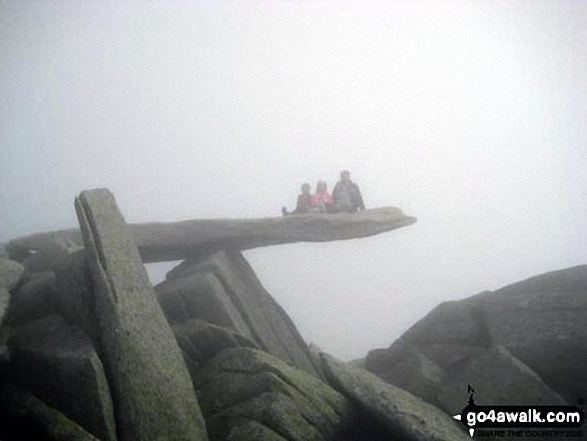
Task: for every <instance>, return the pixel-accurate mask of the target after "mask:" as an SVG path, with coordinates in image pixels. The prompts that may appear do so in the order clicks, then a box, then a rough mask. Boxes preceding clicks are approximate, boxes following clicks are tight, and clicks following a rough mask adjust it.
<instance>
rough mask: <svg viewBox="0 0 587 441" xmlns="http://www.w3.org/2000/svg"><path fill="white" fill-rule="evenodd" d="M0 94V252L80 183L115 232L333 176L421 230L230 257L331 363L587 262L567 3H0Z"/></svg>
mask: <svg viewBox="0 0 587 441" xmlns="http://www.w3.org/2000/svg"><path fill="white" fill-rule="evenodd" d="M0 99H1V101H0V242H7V241H9V240H10V239H13V238H16V237H19V236H24V235H28V234H32V233H35V232H41V231H50V230H56V229H63V228H70V227H75V226H76V225H77V220H76V216H75V210H74V207H73V199H74V197H75V196H76V195H77V194H79V192H81V191H82V190H84V189H90V188H96V187H107V188H109V189H110V190H111V191H112V192H113V193H114V195H115V196H116V199H117V202H118V205H119V207H120V209H121V211H122V213H123V214H124V216H125V218H126V220H127V222H155V221H161V222H163V221H176V220H184V219H198V218H202V219H204V218H255V217H267V216H280V215H281V207H282V206H284V205H285V206H287V207H289V208H290V209H291V208H293V207H294V206H295V201H296V198H297V194H298V192H299V187H300V185H301V184H302V183H304V182H308V183H310V184H311V185H312V187H314V186H315V184H316V182H317V181H318V180H319V179H325V180H326V181H327V182H328V184H329V189H330V190H331V189H332V187H333V186H334V184H335V182H336V181H337V179H338V174H339V172H340V171H341V170H342V169H348V170H350V171H351V175H352V178H353V180H354V181H355V182H356V183H357V184H358V185H359V186H360V188H361V191H362V194H363V197H364V200H365V204H366V205H367V208H375V207H381V206H397V207H400V208H401V209H402V210H403V211H404V212H405V213H406V214H407V215H411V216H415V217H417V218H418V222H417V223H416V224H414V225H411V226H409V227H406V228H402V229H399V230H396V231H392V232H389V233H385V234H382V235H378V236H374V237H370V238H366V239H356V240H350V241H341V242H330V243H313V244H306V243H302V244H291V245H280V246H273V247H266V248H260V249H255V250H250V251H247V252H245V256H246V258H247V259H248V261H249V262H250V263H251V265H252V266H253V268H254V269H255V271H256V273H257V274H258V276H259V278H260V279H261V281H262V283H263V284H264V286H265V288H266V289H267V291H268V292H269V293H270V294H271V295H272V296H273V297H274V298H275V299H276V300H277V301H278V303H280V304H281V305H282V306H283V307H284V309H285V310H286V311H287V313H288V314H289V315H290V316H291V318H292V319H293V321H294V323H295V324H296V326H297V327H298V329H299V331H300V333H301V334H302V336H303V337H304V339H305V340H306V341H307V342H314V343H316V344H317V345H318V346H320V347H321V348H322V349H323V350H325V351H327V352H330V353H332V354H333V355H335V356H337V357H340V358H342V359H345V360H348V359H352V358H356V357H362V356H364V355H365V354H366V352H367V351H368V350H370V349H373V348H376V347H386V346H389V344H390V343H392V342H393V340H394V339H396V338H397V337H399V336H400V335H401V334H402V333H403V332H404V331H405V330H407V329H408V328H409V326H411V325H412V324H413V323H415V322H416V321H417V320H419V319H420V318H422V317H423V316H424V315H425V314H426V313H427V312H428V311H429V310H431V309H432V308H433V307H435V306H436V305H437V304H439V303H440V302H444V301H449V300H456V299H461V298H464V297H467V296H470V295H473V294H476V293H478V292H481V291H483V290H494V289H497V288H499V287H501V286H504V285H507V284H509V283H513V282H515V281H518V280H521V279H524V278H527V277H530V276H533V275H536V274H539V273H542V272H546V271H551V270H555V269H560V268H565V267H569V266H572V265H578V264H584V263H586V261H585V251H586V250H587V233H586V232H587V204H586V203H585V201H586V200H587V173H586V171H587V4H585V3H584V2H580V1H548V2H540V1H532V2H529V1H528V2H526V1H517V2H505V1H504V2H501V1H497V2H493V1H471V2H459V1H453V2H450V1H448V2H424V1H422V2H407V1H406V2H400V1H398V2H350V1H349V2H334V1H332V2H331V1H324V2H309V1H308V2H296V1H290V2H269V1H267V2H204V1H200V2H186V1H159V2H154V1H153V2H151V1H134V2H125V3H124V4H119V3H114V2H90V1H86V2H79V1H75V2H74V1H61V2H40V1H38V2H37V1H28V2H21V1H2V2H0ZM172 266H173V264H172V263H166V264H157V265H154V264H149V265H148V266H147V267H148V270H149V273H150V276H151V279H152V281H153V283H157V282H158V281H160V280H162V278H163V277H164V274H165V272H166V271H167V270H168V269H170V268H171V267H172Z"/></svg>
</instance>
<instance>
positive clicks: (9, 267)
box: [0, 257, 24, 365]
mask: <svg viewBox="0 0 587 441" xmlns="http://www.w3.org/2000/svg"><path fill="white" fill-rule="evenodd" d="M23 272H24V267H23V266H22V265H21V264H19V263H18V262H15V261H13V260H9V259H7V258H4V257H0V365H1V364H3V363H6V362H8V360H9V358H10V356H9V351H8V347H7V345H6V343H7V340H8V334H9V332H10V331H9V327H8V324H7V323H6V318H7V316H8V310H9V307H10V306H11V304H12V303H13V301H14V300H13V297H12V295H11V292H10V291H11V290H13V289H14V288H15V287H16V286H17V285H18V283H19V282H20V280H21V278H22V275H23Z"/></svg>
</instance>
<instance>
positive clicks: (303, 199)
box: [281, 184, 312, 216]
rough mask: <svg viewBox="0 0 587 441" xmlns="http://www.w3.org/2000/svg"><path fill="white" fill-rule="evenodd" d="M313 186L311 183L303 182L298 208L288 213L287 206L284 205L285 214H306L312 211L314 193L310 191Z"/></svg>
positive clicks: (283, 211) (282, 210)
mask: <svg viewBox="0 0 587 441" xmlns="http://www.w3.org/2000/svg"><path fill="white" fill-rule="evenodd" d="M311 190H312V188H311V187H310V184H302V194H300V195H299V196H298V203H297V204H296V209H295V210H294V211H292V212H291V213H288V211H287V208H286V207H283V208H282V209H281V212H282V213H283V215H284V216H287V215H289V214H304V213H309V212H310V211H312V194H311V193H310V192H311Z"/></svg>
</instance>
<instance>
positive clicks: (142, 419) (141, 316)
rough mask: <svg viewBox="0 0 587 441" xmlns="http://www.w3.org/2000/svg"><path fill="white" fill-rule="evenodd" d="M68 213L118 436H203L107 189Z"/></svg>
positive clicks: (165, 328) (177, 356) (84, 196)
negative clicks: (75, 226) (72, 215)
mask: <svg viewBox="0 0 587 441" xmlns="http://www.w3.org/2000/svg"><path fill="white" fill-rule="evenodd" d="M76 211H77V214H78V218H79V221H80V225H81V228H82V232H83V235H84V242H85V245H86V250H87V258H88V261H89V267H90V270H91V273H92V278H93V284H94V295H95V311H96V315H97V317H98V323H99V330H100V337H101V349H102V356H103V359H104V361H105V366H106V370H107V373H108V377H109V379H110V381H111V384H110V386H111V389H112V394H113V397H114V402H115V413H116V420H117V429H118V434H119V438H120V439H121V440H137V439H141V440H156V439H178V440H179V439H182V440H205V439H207V435H206V429H205V423H204V420H203V418H202V416H201V413H200V409H199V406H198V402H197V399H196V396H195V393H194V390H193V386H192V383H191V381H190V377H189V374H188V371H187V368H186V366H185V363H184V362H183V359H182V357H181V352H180V350H179V347H178V346H177V343H176V340H175V338H174V336H173V333H172V331H171V329H170V327H169V325H168V324H167V321H166V320H165V317H164V315H163V313H162V311H161V309H160V307H159V305H158V303H157V300H156V297H155V293H154V292H153V288H152V286H151V284H150V283H149V280H148V276H147V273H146V271H145V268H144V267H143V264H142V262H141V260H140V257H139V254H138V250H137V248H136V245H135V243H134V240H133V238H132V236H131V234H130V232H129V231H128V229H127V227H126V224H125V222H124V219H123V218H122V215H121V214H120V212H119V211H118V208H117V206H116V203H115V201H114V198H113V196H112V194H111V193H110V192H108V191H107V190H92V191H85V192H82V193H81V195H80V197H79V198H78V199H76Z"/></svg>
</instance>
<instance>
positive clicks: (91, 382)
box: [10, 316, 116, 441]
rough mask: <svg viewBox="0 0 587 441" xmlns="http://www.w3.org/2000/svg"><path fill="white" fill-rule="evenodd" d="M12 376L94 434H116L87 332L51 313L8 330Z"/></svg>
mask: <svg viewBox="0 0 587 441" xmlns="http://www.w3.org/2000/svg"><path fill="white" fill-rule="evenodd" d="M10 349H11V364H10V370H11V373H12V378H13V379H15V380H16V381H18V382H19V383H20V384H21V385H22V386H24V387H25V388H26V389H27V390H30V391H32V392H33V393H34V394H35V396H37V397H39V398H40V399H42V400H43V401H44V402H45V403H47V404H48V405H50V406H51V407H53V408H55V409H57V410H59V411H60V412H62V413H63V414H64V415H65V416H67V417H68V418H69V419H71V420H73V421H75V422H76V423H78V424H79V425H80V426H82V427H83V428H84V429H85V430H87V431H88V432H90V433H92V434H93V435H94V436H96V437H97V438H100V439H102V440H106V441H110V440H115V439H116V428H115V424H114V413H113V409H112V398H111V396H110V389H109V387H108V382H107V381H106V376H105V374H104V368H103V366H102V362H101V361H100V359H99V357H98V354H97V353H96V351H95V350H94V347H93V346H92V343H91V342H90V340H89V339H88V337H87V336H86V335H85V334H84V333H83V332H82V331H81V330H80V329H79V328H77V327H74V326H70V325H67V324H66V323H65V322H64V320H63V318H61V317H59V316H50V317H46V318H44V319H40V320H37V321H34V322H31V323H28V324H27V325H24V326H22V327H17V328H15V329H14V330H13V332H12V335H11V339H10Z"/></svg>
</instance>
